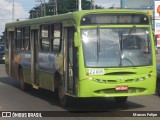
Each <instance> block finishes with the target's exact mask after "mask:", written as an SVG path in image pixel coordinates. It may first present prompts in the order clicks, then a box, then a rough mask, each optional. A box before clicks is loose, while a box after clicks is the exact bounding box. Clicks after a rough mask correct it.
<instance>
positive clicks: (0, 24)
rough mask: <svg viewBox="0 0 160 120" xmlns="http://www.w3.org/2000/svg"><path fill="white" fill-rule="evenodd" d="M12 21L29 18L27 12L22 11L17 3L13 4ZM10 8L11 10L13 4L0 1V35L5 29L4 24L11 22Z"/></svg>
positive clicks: (21, 7)
mask: <svg viewBox="0 0 160 120" xmlns="http://www.w3.org/2000/svg"><path fill="white" fill-rule="evenodd" d="M14 6H15V7H14V11H15V12H14V20H16V19H20V20H22V19H26V18H28V16H29V13H28V11H26V10H25V9H24V7H23V6H22V4H20V3H18V2H16V1H15V4H14ZM12 8H13V3H12V2H9V1H6V0H1V2H0V11H1V12H0V35H1V34H2V32H3V31H4V29H5V23H7V22H12Z"/></svg>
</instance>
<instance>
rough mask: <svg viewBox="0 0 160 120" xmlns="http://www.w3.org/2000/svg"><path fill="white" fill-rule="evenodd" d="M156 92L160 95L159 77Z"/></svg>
mask: <svg viewBox="0 0 160 120" xmlns="http://www.w3.org/2000/svg"><path fill="white" fill-rule="evenodd" d="M156 93H157V95H158V96H160V79H157V84H156Z"/></svg>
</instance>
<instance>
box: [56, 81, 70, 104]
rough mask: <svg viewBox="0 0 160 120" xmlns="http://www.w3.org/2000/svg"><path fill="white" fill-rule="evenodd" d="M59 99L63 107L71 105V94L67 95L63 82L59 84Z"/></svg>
mask: <svg viewBox="0 0 160 120" xmlns="http://www.w3.org/2000/svg"><path fill="white" fill-rule="evenodd" d="M58 99H59V104H60V106H62V107H67V106H70V98H69V96H67V95H65V91H64V87H63V85H62V84H60V85H59V86H58Z"/></svg>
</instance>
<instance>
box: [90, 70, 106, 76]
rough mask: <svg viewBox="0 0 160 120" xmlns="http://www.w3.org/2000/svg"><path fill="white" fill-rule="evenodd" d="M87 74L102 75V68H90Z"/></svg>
mask: <svg viewBox="0 0 160 120" xmlns="http://www.w3.org/2000/svg"><path fill="white" fill-rule="evenodd" d="M89 74H90V75H104V69H100V70H96V69H94V70H93V69H90V70H89Z"/></svg>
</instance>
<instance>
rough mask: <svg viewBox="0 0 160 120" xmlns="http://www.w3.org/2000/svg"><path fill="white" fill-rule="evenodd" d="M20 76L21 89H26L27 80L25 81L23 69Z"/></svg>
mask: <svg viewBox="0 0 160 120" xmlns="http://www.w3.org/2000/svg"><path fill="white" fill-rule="evenodd" d="M19 78H20V89H21V90H25V82H24V77H23V71H22V69H20V71H19Z"/></svg>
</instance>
